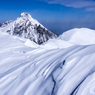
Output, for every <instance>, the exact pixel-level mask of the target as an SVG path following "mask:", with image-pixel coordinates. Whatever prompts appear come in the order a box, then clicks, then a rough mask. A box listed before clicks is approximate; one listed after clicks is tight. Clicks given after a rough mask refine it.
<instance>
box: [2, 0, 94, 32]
mask: <svg viewBox="0 0 95 95" xmlns="http://www.w3.org/2000/svg"><path fill="white" fill-rule="evenodd" d="M22 12H27V13H29V14H30V15H31V16H32V17H33V18H35V19H37V20H38V21H39V22H40V23H42V24H43V25H44V26H45V27H47V28H48V29H49V30H51V31H53V32H55V33H57V34H61V33H62V32H64V31H66V30H69V29H72V28H77V27H86V28H91V29H95V0H0V22H1V23H3V22H5V21H7V20H15V19H16V18H17V17H18V16H19V15H20V14H21V13H22Z"/></svg>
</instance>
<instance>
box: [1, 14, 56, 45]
mask: <svg viewBox="0 0 95 95" xmlns="http://www.w3.org/2000/svg"><path fill="white" fill-rule="evenodd" d="M0 29H1V31H2V32H7V33H9V34H11V35H17V36H20V37H23V38H27V39H30V40H31V41H34V42H36V43H37V44H42V43H43V42H46V41H47V40H49V39H54V38H56V37H57V35H56V34H55V33H53V32H51V31H49V30H48V29H46V28H45V27H44V26H43V25H42V24H40V23H39V22H38V21H37V20H36V19H34V18H32V17H31V15H30V14H28V13H22V14H21V15H20V16H19V17H18V18H17V19H16V20H15V21H7V22H6V23H3V24H2V26H1V28H0Z"/></svg>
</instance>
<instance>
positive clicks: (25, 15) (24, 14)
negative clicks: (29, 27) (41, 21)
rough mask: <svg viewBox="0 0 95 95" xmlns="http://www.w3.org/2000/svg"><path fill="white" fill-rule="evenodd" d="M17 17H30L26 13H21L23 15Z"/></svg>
mask: <svg viewBox="0 0 95 95" xmlns="http://www.w3.org/2000/svg"><path fill="white" fill-rule="evenodd" d="M19 17H30V18H31V15H30V14H28V13H26V12H23V13H21V14H20V16H19Z"/></svg>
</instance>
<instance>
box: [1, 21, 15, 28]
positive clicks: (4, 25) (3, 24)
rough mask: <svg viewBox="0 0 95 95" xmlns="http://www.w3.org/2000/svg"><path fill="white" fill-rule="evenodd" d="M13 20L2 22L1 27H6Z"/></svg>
mask: <svg viewBox="0 0 95 95" xmlns="http://www.w3.org/2000/svg"><path fill="white" fill-rule="evenodd" d="M11 22H13V20H9V21H7V22H4V23H2V24H1V26H0V27H6V26H7V25H9V24H10V23H11Z"/></svg>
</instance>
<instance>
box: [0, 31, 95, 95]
mask: <svg viewBox="0 0 95 95" xmlns="http://www.w3.org/2000/svg"><path fill="white" fill-rule="evenodd" d="M59 42H62V44H63V43H64V44H66V46H65V45H61V43H59ZM0 43H1V44H0V95H71V93H72V95H94V94H95V93H94V92H95V89H94V87H95V84H94V78H95V44H90V45H74V44H71V43H70V42H68V41H61V40H55V44H54V41H53V40H51V41H48V42H47V45H50V46H51V47H52V46H53V45H55V47H58V46H60V48H50V49H47V48H48V46H47V45H46V43H45V45H43V46H42V47H41V46H37V45H36V44H34V43H32V42H30V40H23V39H21V38H19V37H15V36H11V35H8V34H6V33H4V32H3V33H2V32H0ZM30 44H31V45H30ZM26 45H27V46H26ZM28 45H29V47H28ZM32 45H33V47H32ZM46 47H47V48H46ZM88 92H89V94H88Z"/></svg>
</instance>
